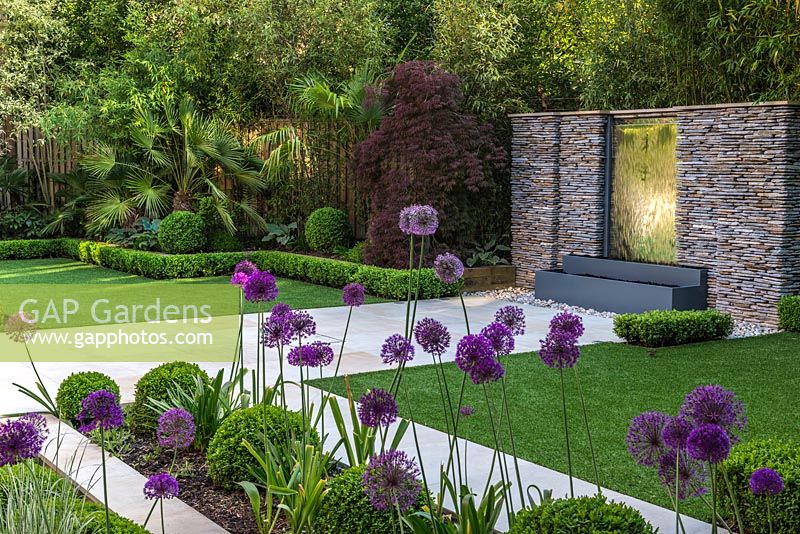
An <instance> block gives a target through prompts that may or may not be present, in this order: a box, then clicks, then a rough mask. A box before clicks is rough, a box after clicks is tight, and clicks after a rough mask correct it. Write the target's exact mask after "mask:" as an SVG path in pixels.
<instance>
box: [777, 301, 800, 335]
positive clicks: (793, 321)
mask: <svg viewBox="0 0 800 534" xmlns="http://www.w3.org/2000/svg"><path fill="white" fill-rule="evenodd" d="M778 326H780V327H781V329H783V330H786V331H787V332H800V295H795V296H791V297H790V296H785V297H781V300H780V302H779V303H778Z"/></svg>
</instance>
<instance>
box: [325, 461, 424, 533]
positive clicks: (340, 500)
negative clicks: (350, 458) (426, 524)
mask: <svg viewBox="0 0 800 534" xmlns="http://www.w3.org/2000/svg"><path fill="white" fill-rule="evenodd" d="M365 470H366V467H365V466H363V465H357V466H355V467H350V468H348V469H345V470H344V471H342V472H341V473H339V474H338V475H336V476H335V477H333V478H332V479H331V480H330V482H329V483H328V488H329V489H328V493H327V494H326V495H325V497H324V498H323V500H322V508H321V509H320V513H319V515H318V516H317V523H316V524H315V525H314V532H320V533H321V534H339V533H340V532H347V533H348V534H396V533H397V532H398V526H397V512H391V511H383V512H382V511H379V510H376V509H375V508H373V506H372V504H370V502H369V498H368V497H367V495H366V494H365V493H364V485H363V484H362V482H361V479H362V477H363V476H364V471H365ZM424 504H425V493H424V491H421V492H420V493H419V499H418V500H417V508H421V507H422V506H423V505H424Z"/></svg>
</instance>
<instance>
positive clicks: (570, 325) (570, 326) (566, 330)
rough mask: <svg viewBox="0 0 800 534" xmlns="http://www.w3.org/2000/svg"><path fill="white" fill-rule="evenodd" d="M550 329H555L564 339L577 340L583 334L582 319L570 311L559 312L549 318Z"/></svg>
mask: <svg viewBox="0 0 800 534" xmlns="http://www.w3.org/2000/svg"><path fill="white" fill-rule="evenodd" d="M550 331H551V332H554V331H557V332H559V333H560V335H561V336H563V337H564V338H565V339H572V340H573V341H578V338H579V337H581V336H582V335H583V332H584V328H583V319H581V316H580V315H575V314H574V313H570V312H561V313H559V314H557V315H555V316H554V317H553V318H552V319H550Z"/></svg>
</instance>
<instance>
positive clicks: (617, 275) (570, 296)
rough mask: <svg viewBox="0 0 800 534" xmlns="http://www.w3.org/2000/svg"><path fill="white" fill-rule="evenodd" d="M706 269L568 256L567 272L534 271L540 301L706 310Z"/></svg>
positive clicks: (621, 309)
mask: <svg viewBox="0 0 800 534" xmlns="http://www.w3.org/2000/svg"><path fill="white" fill-rule="evenodd" d="M707 278H708V271H707V269H701V268H693V267H676V266H672V265H655V264H650V263H636V262H631V261H620V260H611V259H605V258H591V257H588V256H573V255H566V256H564V261H563V268H562V269H553V270H539V271H536V298H538V299H542V300H554V301H556V302H563V303H566V304H571V305H574V306H581V307H583V308H592V309H595V310H601V311H610V312H616V313H641V312H645V311H648V310H704V309H706V307H707V295H708V284H707Z"/></svg>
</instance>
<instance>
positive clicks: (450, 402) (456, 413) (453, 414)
mask: <svg viewBox="0 0 800 534" xmlns="http://www.w3.org/2000/svg"><path fill="white" fill-rule="evenodd" d="M439 368H440V369H441V370H442V383H443V384H444V393H445V396H446V397H447V406H448V409H449V412H450V416H451V418H452V422H453V443H454V444H455V453H456V466H454V467H453V469H454V470H455V469H456V467H457V468H458V475H459V485H462V482H463V481H462V480H461V479H460V476H461V453H460V451H459V449H458V434H457V433H456V432H457V431H456V425H457V421H456V419H457V418H458V416H459V415H461V412H460V411H459V410H458V409H456V410H454V409H453V399H452V397H451V396H450V388H449V387H448V385H447V377H446V375H445V372H444V364H443V363H442V355H441V354H439ZM466 378H467V375H466V374H464V379H465V380H466ZM458 406H461V403H460V402H459V404H458ZM451 455H452V450H451Z"/></svg>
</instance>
